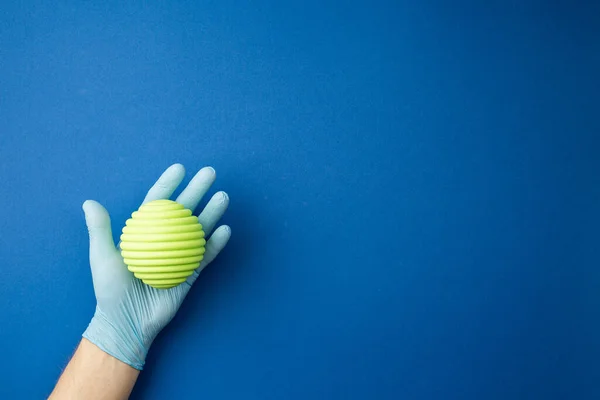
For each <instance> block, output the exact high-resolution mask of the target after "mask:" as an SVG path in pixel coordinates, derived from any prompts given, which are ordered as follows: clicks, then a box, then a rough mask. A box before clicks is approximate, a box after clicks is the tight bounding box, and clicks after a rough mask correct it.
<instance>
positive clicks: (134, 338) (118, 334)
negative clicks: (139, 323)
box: [82, 307, 154, 370]
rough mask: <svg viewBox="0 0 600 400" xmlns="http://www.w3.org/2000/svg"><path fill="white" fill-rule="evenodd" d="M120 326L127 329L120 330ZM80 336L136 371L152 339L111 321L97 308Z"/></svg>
mask: <svg viewBox="0 0 600 400" xmlns="http://www.w3.org/2000/svg"><path fill="white" fill-rule="evenodd" d="M122 326H126V327H127V328H126V329H122V328H120V327H122ZM82 336H83V337H84V338H85V339H87V340H88V341H90V342H91V343H93V344H94V345H96V347H98V348H99V349H100V350H102V351H103V352H105V353H107V354H108V355H110V356H112V357H114V358H116V359H118V360H119V361H121V362H123V363H125V364H127V365H129V366H131V367H133V368H135V369H137V370H142V369H143V367H144V363H145V361H146V355H147V354H148V350H149V348H150V345H151V344H152V341H153V339H154V338H151V339H148V338H143V337H142V335H140V334H139V333H138V332H136V331H135V328H133V326H132V324H131V323H129V324H125V325H124V324H118V323H117V321H111V320H110V319H109V318H108V317H107V315H106V314H105V313H103V312H102V310H100V309H99V308H98V307H96V312H95V313H94V316H93V317H92V320H91V321H90V324H89V325H88V327H87V329H86V330H85V332H84V333H83V335H82Z"/></svg>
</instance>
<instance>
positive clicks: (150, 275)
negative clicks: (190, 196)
mask: <svg viewBox="0 0 600 400" xmlns="http://www.w3.org/2000/svg"><path fill="white" fill-rule="evenodd" d="M205 244H206V240H204V231H203V230H202V225H200V223H199V222H198V217H195V216H194V215H192V211H191V210H188V209H187V208H185V207H184V206H183V205H181V204H179V203H177V202H174V201H172V200H155V201H151V202H149V203H146V204H144V205H143V206H141V207H140V209H139V210H138V211H136V212H134V213H133V214H131V218H130V219H128V220H127V222H126V223H125V227H124V228H123V234H122V235H121V255H122V256H123V259H124V260H125V264H127V268H128V269H129V270H130V271H131V272H133V273H134V275H135V276H136V277H137V278H139V279H141V280H142V281H143V282H144V283H146V284H148V285H150V286H152V287H155V288H158V289H168V288H171V287H174V286H177V285H179V284H180V283H183V282H185V280H186V279H187V278H188V277H189V276H190V275H192V274H193V273H194V270H195V269H196V268H198V266H200V261H202V258H203V257H204V250H205V249H204V245H205Z"/></svg>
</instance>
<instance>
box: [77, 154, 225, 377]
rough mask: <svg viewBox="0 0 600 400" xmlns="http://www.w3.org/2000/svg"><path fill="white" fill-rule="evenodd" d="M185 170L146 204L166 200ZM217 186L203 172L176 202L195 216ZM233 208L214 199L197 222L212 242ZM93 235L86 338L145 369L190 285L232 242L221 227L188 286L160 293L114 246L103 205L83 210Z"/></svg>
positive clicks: (169, 174) (172, 174)
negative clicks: (91, 310) (92, 300)
mask: <svg viewBox="0 0 600 400" xmlns="http://www.w3.org/2000/svg"><path fill="white" fill-rule="evenodd" d="M184 174H185V171H184V169H183V166H181V165H180V164H175V165H173V166H171V167H169V168H168V169H167V170H166V171H165V172H164V173H163V174H162V175H161V177H160V178H159V179H158V181H157V182H156V183H155V184H154V186H152V188H151V189H150V190H149V192H148V194H147V195H146V198H145V199H144V203H146V202H149V201H152V200H158V199H168V198H169V197H170V196H171V195H172V193H173V192H174V191H175V189H176V188H177V186H179V184H180V183H181V181H182V180H183V176H184ZM214 180H215V172H214V169H212V168H210V167H208V168H203V169H201V170H200V171H199V172H198V173H197V174H196V176H195V177H194V178H193V179H192V180H191V181H190V183H189V184H188V186H187V187H186V188H185V189H184V190H183V192H182V193H181V195H179V197H178V198H177V200H176V201H177V202H178V203H181V204H183V205H184V206H185V207H186V208H189V209H191V210H194V209H195V208H196V207H197V206H198V203H199V202H200V200H201V198H202V197H203V195H204V194H205V193H206V192H207V191H208V189H209V188H210V186H211V185H212V183H213V182H214ZM228 203H229V198H228V196H227V194H226V193H225V192H218V193H216V194H215V195H214V196H213V197H212V198H211V200H210V201H209V202H208V204H207V205H206V207H205V208H204V210H203V211H202V212H201V213H200V215H199V216H198V220H199V222H200V223H201V224H202V227H203V229H204V232H205V234H206V235H207V236H208V235H209V234H210V233H211V231H212V230H213V228H214V227H215V225H216V224H217V222H218V221H219V219H220V218H221V216H222V215H223V214H224V212H225V210H226V209H227V205H228ZM83 208H84V212H85V216H86V223H87V226H88V231H89V234H90V266H91V269H92V278H93V283H94V292H95V294H96V300H97V307H96V314H95V315H94V318H93V319H92V322H91V323H90V326H89V327H88V329H87V330H86V332H85V333H84V337H85V338H87V339H88V340H90V341H91V342H93V343H95V344H96V345H97V346H98V347H100V348H101V349H103V350H104V351H105V352H107V353H109V354H111V355H113V356H114V357H116V358H118V359H120V360H121V361H123V362H125V363H127V364H129V365H131V366H133V367H134V368H138V369H141V368H142V366H143V364H144V360H145V357H146V353H147V351H148V348H149V347H150V345H151V344H152V341H153V340H154V338H155V337H156V335H157V334H158V333H159V332H160V331H161V330H162V328H163V327H164V326H165V325H167V324H168V323H169V321H171V319H172V318H173V317H174V316H175V313H176V312H177V310H178V309H179V307H180V305H181V303H182V302H183V299H184V298H185V296H186V295H187V293H188V292H189V290H190V288H191V286H192V284H193V283H194V281H195V280H196V278H197V277H198V275H199V274H200V272H201V271H202V269H203V268H205V267H206V266H207V265H208V264H209V263H210V262H211V261H212V260H213V259H214V258H215V257H216V256H217V255H218V254H219V252H220V251H221V250H222V249H223V248H224V247H225V245H226V244H227V241H228V240H229V238H230V236H231V230H230V229H229V227H228V226H220V227H219V228H218V229H216V230H215V232H214V233H213V234H212V235H211V236H210V238H209V239H208V241H207V243H206V252H205V254H204V259H203V260H202V262H201V264H200V266H199V268H198V269H197V270H196V271H195V272H194V274H193V275H192V276H190V277H189V278H188V280H187V281H186V282H184V283H183V284H181V285H178V286H175V287H173V288H170V289H156V288H153V287H151V286H148V285H146V284H144V283H143V282H142V281H141V280H139V279H137V278H135V277H134V276H133V274H132V273H131V272H130V271H129V270H128V269H127V266H126V265H125V263H124V262H123V258H122V257H121V254H120V251H119V250H118V248H117V247H116V246H115V244H114V241H113V238H112V231H111V226H110V218H109V215H108V212H107V211H106V210H105V209H104V207H102V206H101V205H100V204H99V203H97V202H94V201H86V202H85V203H84V205H83Z"/></svg>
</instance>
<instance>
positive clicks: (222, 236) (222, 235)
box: [187, 225, 231, 285]
mask: <svg viewBox="0 0 600 400" xmlns="http://www.w3.org/2000/svg"><path fill="white" fill-rule="evenodd" d="M229 238H231V228H230V227H229V226H227V225H221V226H220V227H218V228H217V230H215V233H213V234H212V236H211V237H210V239H208V242H206V251H205V252H204V258H203V259H202V262H201V263H200V266H199V267H198V268H197V269H196V271H194V273H193V274H192V276H190V277H189V278H188V279H187V282H188V283H189V284H190V285H192V284H193V283H194V282H195V281H196V279H198V275H200V272H202V270H203V269H204V268H206V266H207V265H208V264H210V263H211V262H212V261H213V260H214V259H215V257H217V256H218V255H219V253H220V252H221V250H223V249H224V248H225V245H227V242H229Z"/></svg>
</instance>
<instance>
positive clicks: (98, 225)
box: [83, 200, 117, 260]
mask: <svg viewBox="0 0 600 400" xmlns="http://www.w3.org/2000/svg"><path fill="white" fill-rule="evenodd" d="M83 212H84V213H85V222H86V225H87V228H88V232H89V235H90V260H93V259H99V258H101V257H111V256H113V255H115V254H117V249H116V248H115V242H114V241H113V237H112V230H111V227H110V217H109V215H108V212H107V211H106V209H105V208H104V207H103V206H102V205H101V204H100V203H98V202H96V201H94V200H87V201H85V202H84V203H83Z"/></svg>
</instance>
